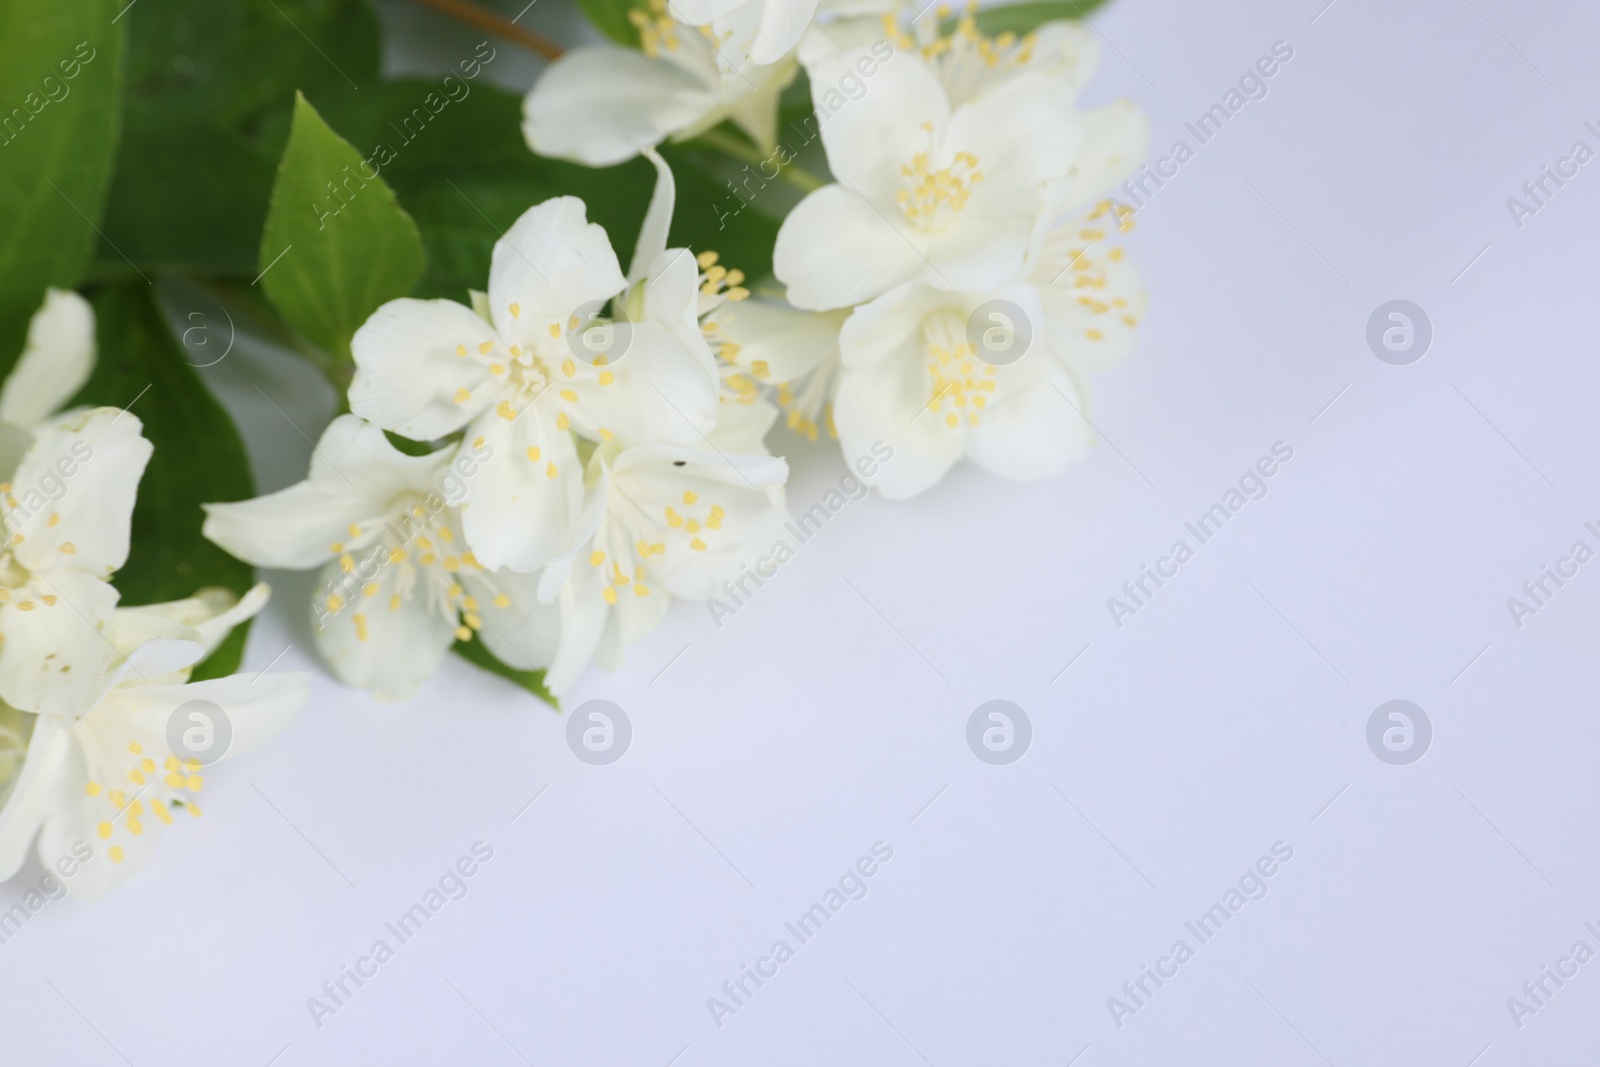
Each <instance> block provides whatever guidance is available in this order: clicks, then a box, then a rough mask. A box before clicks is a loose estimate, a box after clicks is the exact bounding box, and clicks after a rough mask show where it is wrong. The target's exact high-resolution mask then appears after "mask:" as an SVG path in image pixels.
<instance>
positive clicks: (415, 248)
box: [261, 96, 423, 359]
mask: <svg viewBox="0 0 1600 1067" xmlns="http://www.w3.org/2000/svg"><path fill="white" fill-rule="evenodd" d="M422 264H423V253H422V236H421V235H420V234H419V233H418V232H417V224H416V223H415V222H412V221H411V216H409V215H407V214H406V213H405V211H404V210H402V209H401V207H400V205H399V204H398V203H397V202H396V201H395V197H394V193H393V192H392V191H391V190H390V189H389V186H388V185H386V184H385V183H384V181H383V178H382V177H381V176H380V175H378V174H377V173H376V172H375V171H374V170H373V169H372V168H371V167H370V166H367V165H366V164H365V163H364V161H363V160H362V158H361V154H360V153H359V152H357V151H356V150H355V149H354V148H353V147H351V145H350V143H349V142H348V141H346V140H344V139H343V138H342V137H340V136H339V135H338V134H336V133H334V132H333V130H332V129H330V128H329V126H328V124H327V123H325V122H323V121H322V116H320V115H318V114H317V111H316V109H315V108H313V107H312V106H311V105H310V104H309V103H307V102H306V99H305V97H303V96H297V97H296V98H295V105H294V125H293V126H292V127H291V128H290V131H289V143H288V145H287V146H286V147H285V148H284V150H283V162H282V163H281V164H280V165H279V167H278V180H277V181H276V183H274V185H273V187H272V206H271V207H270V208H269V209H268V211H267V225H266V228H265V229H264V230H263V231H262V234H261V272H262V275H261V285H262V288H264V289H265V290H266V292H267V297H268V299H270V300H271V301H272V305H273V307H275V308H277V309H278V313H279V314H280V315H282V316H283V317H284V320H285V321H286V322H288V323H289V325H290V326H292V327H294V328H295V329H296V330H298V331H299V332H300V333H301V334H303V335H304V336H305V337H306V338H307V339H308V340H310V341H312V342H314V343H315V344H317V345H319V346H321V347H322V348H323V349H325V350H326V351H328V352H331V353H333V355H334V356H335V357H336V358H339V359H348V358H349V356H350V338H351V336H352V335H353V334H354V333H355V332H356V330H357V329H358V328H359V327H360V326H361V324H362V323H363V322H365V321H367V316H369V315H371V314H372V313H373V312H374V311H376V310H377V309H378V307H379V306H380V305H381V304H383V303H384V302H386V301H389V300H393V299H395V298H397V297H402V296H405V295H406V294H407V293H409V292H411V289H412V287H413V286H415V285H416V283H417V279H418V278H419V277H421V276H422Z"/></svg>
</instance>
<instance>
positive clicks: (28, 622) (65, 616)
mask: <svg viewBox="0 0 1600 1067" xmlns="http://www.w3.org/2000/svg"><path fill="white" fill-rule="evenodd" d="M10 594H11V595H10V596H9V597H8V598H7V599H6V600H5V601H4V602H0V634H4V635H5V641H4V643H3V644H0V700H4V701H5V702H6V703H7V704H10V705H11V706H12V707H14V708H20V709H22V710H23V711H33V712H39V713H41V714H46V713H48V714H55V715H66V716H71V717H76V716H78V715H81V714H83V713H84V711H86V710H87V708H88V706H89V703H90V702H91V700H92V698H93V696H94V695H95V694H96V693H97V692H98V691H99V689H100V687H101V685H102V684H103V682H104V680H105V677H106V673H107V672H108V671H109V670H110V668H111V665H112V661H113V660H114V659H115V658H116V657H117V651H116V649H115V648H114V647H113V646H112V644H111V640H110V638H109V636H108V634H107V631H108V630H109V629H110V627H111V619H112V612H113V610H114V609H115V608H116V606H117V591H116V590H115V589H113V588H112V587H111V586H110V585H108V584H106V583H105V582H103V581H101V580H100V579H99V578H96V577H94V576H93V575H89V574H84V573H82V572H75V571H65V572H61V573H55V574H48V575H35V576H34V577H32V578H31V579H29V581H28V582H27V584H25V585H23V586H20V587H18V588H15V589H12V590H10Z"/></svg>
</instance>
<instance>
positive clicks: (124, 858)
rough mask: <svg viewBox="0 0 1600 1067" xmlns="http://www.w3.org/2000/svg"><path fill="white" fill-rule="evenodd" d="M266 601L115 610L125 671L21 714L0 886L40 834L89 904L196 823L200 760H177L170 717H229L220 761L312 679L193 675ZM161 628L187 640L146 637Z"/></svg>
mask: <svg viewBox="0 0 1600 1067" xmlns="http://www.w3.org/2000/svg"><path fill="white" fill-rule="evenodd" d="M265 599H266V595H265V587H257V589H256V590H252V592H251V594H250V595H249V596H247V597H246V598H245V600H244V601H242V602H240V603H238V604H236V605H235V604H233V603H232V601H233V598H232V596H231V595H226V596H219V595H217V594H216V593H208V594H205V595H202V596H201V597H199V598H195V599H192V600H188V601H179V602H176V603H174V604H160V605H152V606H150V607H147V608H131V609H122V610H120V611H118V612H117V625H116V626H115V627H114V629H113V631H112V633H111V637H110V640H112V641H113V642H114V644H115V645H116V647H117V651H118V653H119V655H120V656H121V663H120V664H119V666H118V668H117V670H116V672H115V673H114V674H112V675H111V676H109V677H107V678H106V679H105V680H104V683H103V684H102V685H100V686H97V687H96V688H95V689H94V690H93V691H92V692H90V693H88V694H86V695H85V698H84V701H83V703H82V704H81V705H80V706H79V707H77V708H74V709H72V711H71V713H70V714H64V715H57V714H45V715H38V716H20V718H21V719H22V720H25V721H23V722H21V723H20V732H23V733H26V734H27V758H26V760H25V761H24V762H23V764H22V767H21V769H20V770H19V771H17V772H16V773H15V774H14V776H13V777H12V778H11V780H10V781H9V783H5V782H0V879H4V878H9V877H11V876H12V875H13V874H15V873H16V871H17V869H18V868H19V867H20V866H21V865H22V863H23V861H24V859H25V858H26V855H27V850H28V846H29V845H30V844H31V843H32V842H33V841H34V839H35V837H37V839H38V852H39V856H40V858H41V859H42V860H43V861H44V862H45V863H46V865H47V866H50V865H53V864H55V863H57V862H63V861H69V859H70V862H72V863H73V865H74V871H73V874H72V876H71V877H70V878H67V879H65V882H66V885H67V887H68V891H69V892H70V893H72V895H74V896H78V897H83V898H85V899H90V900H92V899H95V898H97V897H99V896H101V895H102V894H103V893H105V892H106V891H107V890H108V889H111V888H113V887H114V886H116V885H118V884H120V883H122V882H124V881H126V880H127V879H128V878H129V877H131V876H132V875H133V874H134V873H135V872H136V871H137V870H138V869H139V868H140V867H142V866H143V865H144V863H145V862H146V861H147V860H148V859H149V858H150V856H151V854H152V853H153V852H154V850H155V845H156V842H157V840H158V839H159V838H160V836H161V832H162V830H163V829H165V828H166V827H167V826H170V825H172V823H173V821H174V813H175V812H178V811H180V810H181V811H186V812H187V813H188V816H190V817H197V816H199V815H200V813H201V809H200V805H199V803H198V801H197V799H196V798H197V797H198V795H199V794H200V792H201V791H202V790H203V789H204V787H205V777H204V774H203V773H202V770H203V764H202V763H201V762H200V761H198V760H196V759H193V758H189V757H188V756H184V757H180V756H179V755H175V754H174V753H173V751H172V749H171V748H170V747H169V744H168V740H167V737H168V723H169V720H170V719H171V718H172V716H173V713H174V712H176V711H177V710H178V709H179V708H181V707H182V706H183V705H184V704H186V703H188V702H190V701H196V700H201V701H208V702H210V703H211V704H213V705H215V706H216V707H217V708H219V709H221V712H222V714H223V715H224V716H226V718H227V722H228V726H229V728H230V733H231V739H230V741H229V746H228V748H227V750H226V752H224V753H222V754H221V758H230V757H232V756H235V755H238V754H241V753H244V752H248V751H250V750H251V749H253V748H255V747H256V746H257V745H259V744H261V743H262V742H263V741H266V740H267V739H269V738H271V737H272V736H274V735H275V734H277V733H278V732H279V731H281V730H282V729H283V728H284V727H285V726H286V725H288V723H289V721H290V720H291V719H292V718H293V717H294V715H295V713H296V712H297V711H299V709H300V706H301V705H302V704H303V703H304V702H305V698H306V678H305V675H303V674H277V675H264V676H263V675H245V674H236V675H233V676H231V677H227V678H214V679H209V680H206V681H201V682H190V681H189V680H188V679H189V674H190V670H191V668H192V667H193V665H194V664H196V663H198V662H199V661H200V660H202V659H203V658H204V657H205V656H206V655H208V654H209V653H210V652H211V651H212V650H213V649H215V647H216V645H217V644H218V643H219V642H220V641H221V640H222V638H223V637H224V636H226V634H227V632H228V630H230V629H231V628H232V627H233V625H234V624H236V623H237V622H239V621H241V620H242V619H244V618H247V617H249V616H250V615H252V614H254V613H255V612H256V611H258V610H259V609H260V606H261V604H262V603H263V602H264V601H265ZM185 620H187V621H185ZM153 631H159V632H162V633H165V634H181V635H182V636H181V637H176V636H161V637H153V638H152V637H148V636H147V635H148V634H149V633H150V632H153ZM6 710H7V711H9V709H6ZM10 714H11V716H12V718H13V719H15V718H17V716H16V713H15V712H10ZM213 725H214V724H213ZM207 762H213V761H207ZM80 863H81V866H80V865H79V864H80Z"/></svg>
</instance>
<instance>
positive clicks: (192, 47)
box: [25, 0, 380, 281]
mask: <svg viewBox="0 0 1600 1067" xmlns="http://www.w3.org/2000/svg"><path fill="white" fill-rule="evenodd" d="M39 2H42V3H49V2H50V0H39ZM76 5H77V0H74V4H72V5H69V4H63V3H59V0H56V4H55V6H59V7H61V8H63V9H66V8H68V7H71V6H76ZM25 6H30V7H31V6H34V4H33V3H30V4H28V5H25ZM94 6H97V5H94ZM122 24H123V25H127V26H128V27H129V41H128V79H127V106H126V110H127V115H126V122H125V130H124V134H123V140H122V151H121V153H120V156H119V158H118V161H117V169H116V178H115V180H114V182H113V183H112V188H111V195H110V200H109V202H108V203H107V206H106V218H105V222H104V223H103V224H102V229H103V230H104V231H105V238H106V239H105V241H103V242H102V244H101V247H100V250H99V262H98V264H97V266H98V268H99V270H100V273H101V274H102V275H106V274H110V275H115V274H117V273H118V272H125V273H131V271H130V270H129V269H128V267H127V264H126V263H125V261H124V260H123V258H122V257H123V255H126V256H128V257H129V258H131V259H132V260H133V261H134V262H135V263H137V264H139V265H140V267H141V269H143V270H145V271H147V272H149V271H151V269H152V268H157V269H175V270H185V271H190V272H194V273H205V274H227V275H233V276H237V277H242V278H243V279H244V280H246V281H248V280H249V279H251V278H254V277H255V276H256V272H257V271H258V270H259V269H260V268H259V267H257V265H256V252H257V249H258V248H259V246H260V236H261V226H262V223H263V222H264V221H265V219H266V217H267V201H268V199H269V197H270V196H271V193H272V179H273V174H274V171H275V168H276V166H277V163H278V159H279V157H280V156H281V155H282V154H283V144H284V139H285V138H286V137H287V135H288V132H289V120H290V114H291V111H292V109H293V105H294V94H295V90H296V89H297V88H298V89H303V90H305V91H306V92H308V93H314V94H316V95H317V98H318V99H323V98H325V97H331V96H334V95H338V94H344V95H350V96H354V95H356V88H355V86H359V87H360V88H361V89H363V90H365V89H366V88H367V87H368V86H369V85H370V84H372V83H374V82H376V81H377V78H378V63H379V57H380V40H379V33H378V23H377V18H376V16H375V15H374V13H373V11H372V8H371V5H370V3H369V0H137V3H136V4H130V5H129V7H128V14H127V17H126V18H124V19H123V20H122ZM113 246H114V247H113Z"/></svg>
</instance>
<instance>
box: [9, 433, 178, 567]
mask: <svg viewBox="0 0 1600 1067" xmlns="http://www.w3.org/2000/svg"><path fill="white" fill-rule="evenodd" d="M141 428H142V427H141V426H140V423H139V420H138V419H137V418H135V417H134V416H132V415H130V414H128V413H127V412H125V411H120V410H118V409H117V408H94V409H92V410H88V411H79V412H74V413H72V414H69V415H64V416H61V417H60V418H57V419H54V420H52V421H51V422H48V423H46V424H45V425H44V426H43V427H41V428H40V429H39V432H38V436H37V437H36V439H35V440H34V443H33V445H32V446H31V447H30V448H29V449H28V452H27V454H26V455H24V456H23V458H22V462H21V463H20V464H19V465H18V466H17V470H16V473H15V474H14V475H13V476H12V483H11V491H10V492H9V493H7V494H6V503H5V509H4V522H5V525H6V527H7V528H8V529H9V530H11V531H14V532H13V534H12V537H11V543H12V546H13V547H12V552H13V553H14V554H15V555H16V558H17V562H19V563H21V564H22V565H23V566H24V567H26V568H28V570H30V571H35V572H47V573H50V574H57V573H61V572H63V571H83V572H87V573H90V574H95V575H98V576H100V577H109V576H110V575H111V573H112V572H113V571H115V570H117V569H118V568H119V567H121V566H122V565H123V564H124V563H126V562H127V560H128V530H129V526H130V524H131V522H132V519H133V502H134V497H135V495H136V494H137V493H138V490H139V479H140V477H142V476H143V474H144V468H145V464H146V463H148V462H149V461H150V451H151V448H150V442H149V441H146V440H145V439H144V438H143V437H142V436H140V433H139V431H140V429H141Z"/></svg>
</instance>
